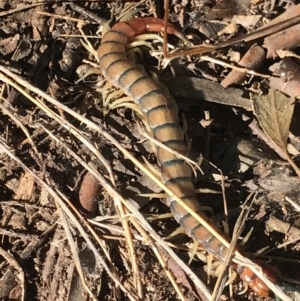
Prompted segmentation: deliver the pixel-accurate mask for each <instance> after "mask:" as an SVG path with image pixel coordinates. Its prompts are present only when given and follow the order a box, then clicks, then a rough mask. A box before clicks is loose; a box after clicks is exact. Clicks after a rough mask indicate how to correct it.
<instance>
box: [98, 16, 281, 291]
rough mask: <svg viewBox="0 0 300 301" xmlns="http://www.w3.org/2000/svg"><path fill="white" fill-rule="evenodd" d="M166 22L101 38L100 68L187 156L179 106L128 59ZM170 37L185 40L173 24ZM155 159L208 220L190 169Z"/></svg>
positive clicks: (261, 286)
mask: <svg viewBox="0 0 300 301" xmlns="http://www.w3.org/2000/svg"><path fill="white" fill-rule="evenodd" d="M163 22H164V21H163V20H161V19H157V18H141V19H133V20H130V21H127V22H120V23H117V24H115V25H114V26H113V27H112V29H111V30H109V31H108V32H107V33H106V34H105V35H104V36H103V38H102V41H101V45H100V47H99V49H98V55H99V64H100V68H101V70H102V72H103V75H104V76H105V78H106V79H107V80H108V81H111V82H112V83H113V84H114V85H115V86H116V87H118V88H120V89H122V90H123V91H124V93H125V94H127V95H129V96H131V97H132V98H133V99H134V101H135V102H136V103H137V104H139V105H140V106H141V108H142V111H143V112H144V114H145V115H146V116H147V121H148V124H149V126H150V128H151V130H152V133H153V136H154V138H156V139H157V140H158V141H160V142H162V143H163V144H164V145H166V146H168V147H169V148H171V149H172V150H174V151H177V152H178V153H180V154H182V155H185V156H186V155H187V152H188V151H187V146H186V143H185V140H184V133H183V130H182V128H181V127H180V125H179V119H178V106H177V104H176V102H175V101H174V99H173V98H172V97H171V95H170V94H169V93H168V92H167V91H166V90H165V89H162V88H161V87H160V85H159V84H158V83H157V82H156V81H155V80H154V79H153V78H152V77H150V76H149V75H148V74H147V73H146V72H145V71H143V70H141V69H139V68H138V67H137V66H136V65H135V64H134V63H133V62H131V61H129V60H128V59H127V57H126V45H127V44H128V43H130V42H132V41H133V40H134V37H135V36H136V35H139V34H142V33H145V32H161V31H163V28H164V26H163V24H164V23H163ZM167 33H169V34H173V35H175V36H177V37H179V38H181V37H182V35H181V33H180V32H179V31H178V30H177V29H176V28H175V27H174V26H173V25H171V24H168V26H167ZM156 156H157V161H158V164H159V166H160V169H161V177H162V181H163V182H164V184H165V185H166V186H167V187H168V188H169V189H170V190H171V191H172V192H173V193H174V194H175V195H176V196H177V197H179V198H181V199H182V200H183V201H184V202H185V203H186V204H187V205H188V206H189V207H190V208H191V209H192V210H193V211H195V212H197V214H198V215H200V216H201V217H202V218H203V219H205V220H207V221H208V218H207V217H206V215H205V214H204V213H203V212H202V211H201V208H200V204H199V202H198V200H197V198H196V194H195V187H194V184H193V181H192V170H191V167H190V166H189V165H188V164H187V163H186V162H185V161H184V160H182V159H179V158H178V157H177V156H176V155H175V154H173V153H171V152H169V151H168V150H166V149H164V148H162V147H157V153H156ZM168 202H169V204H170V208H171V210H172V212H173V214H174V217H175V219H176V221H177V222H178V223H179V224H180V225H181V226H182V227H183V228H184V229H185V231H186V233H187V234H188V235H189V236H191V237H192V238H194V239H195V240H196V241H197V242H199V243H200V244H201V245H203V247H204V248H205V249H206V250H207V251H208V252H210V253H212V254H213V255H214V256H215V257H217V258H218V259H219V260H221V261H224V258H225V256H226V253H227V248H226V247H225V246H224V245H223V244H222V243H221V242H220V241H219V240H218V239H217V238H216V237H215V236H214V235H212V234H211V233H210V232H209V231H208V230H207V229H206V228H205V227H204V226H203V225H202V224H200V223H199V222H198V221H197V220H196V219H195V218H194V217H193V216H192V215H191V214H189V213H188V212H187V211H186V210H185V209H184V208H183V207H182V206H181V205H180V204H179V203H178V202H177V201H176V200H174V199H172V198H170V197H169V198H168ZM214 229H215V230H216V231H217V232H218V233H220V234H221V235H222V236H223V237H225V238H226V239H227V240H228V241H230V238H229V237H227V236H226V235H225V234H224V233H221V231H220V230H219V229H218V228H217V227H215V226H214ZM257 263H259V264H260V266H261V267H262V269H263V271H264V272H265V274H266V275H267V276H268V278H270V279H271V280H272V281H274V282H275V283H279V281H280V273H279V272H278V271H277V269H275V268H273V267H271V266H269V265H267V264H265V263H263V262H261V261H257ZM233 267H234V268H235V270H236V271H237V273H238V274H239V275H240V277H241V278H242V279H243V280H244V281H245V282H247V283H248V284H249V286H250V287H251V288H252V289H253V291H254V292H255V293H256V294H257V295H261V296H267V295H268V294H269V288H268V287H267V286H266V285H265V283H264V282H263V281H262V280H261V279H260V278H259V277H257V276H256V275H255V274H254V273H253V272H252V271H251V270H250V269H249V268H247V267H241V266H239V265H237V264H234V265H233Z"/></svg>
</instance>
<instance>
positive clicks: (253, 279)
mask: <svg viewBox="0 0 300 301" xmlns="http://www.w3.org/2000/svg"><path fill="white" fill-rule="evenodd" d="M253 262H255V263H256V264H257V265H259V266H260V267H261V269H262V272H263V273H264V275H265V276H266V277H267V278H268V279H269V280H270V281H271V282H273V283H274V284H277V285H279V286H281V282H282V279H281V273H280V272H279V270H278V269H277V268H275V267H273V266H271V265H269V264H267V263H265V262H264V261H262V260H258V259H255V260H253ZM237 272H238V274H240V276H241V278H242V279H243V280H244V281H245V282H246V283H247V284H248V286H249V287H250V288H251V289H252V290H253V291H254V292H255V294H256V295H258V296H262V297H267V296H269V294H270V292H271V291H270V288H269V287H268V286H267V285H266V284H265V282H264V281H263V280H262V279H261V278H259V277H258V276H257V275H256V274H254V273H253V272H252V271H251V270H250V269H249V268H247V267H244V268H242V269H240V267H239V268H238V269H237Z"/></svg>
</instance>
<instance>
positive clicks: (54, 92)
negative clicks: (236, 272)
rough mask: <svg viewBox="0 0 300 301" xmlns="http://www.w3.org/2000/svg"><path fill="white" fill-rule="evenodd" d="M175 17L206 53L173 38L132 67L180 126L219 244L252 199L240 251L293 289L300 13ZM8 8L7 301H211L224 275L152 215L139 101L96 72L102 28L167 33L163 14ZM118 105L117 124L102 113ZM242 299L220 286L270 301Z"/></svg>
mask: <svg viewBox="0 0 300 301" xmlns="http://www.w3.org/2000/svg"><path fill="white" fill-rule="evenodd" d="M166 4H168V5H169V9H168V19H169V21H170V22H172V23H174V24H175V26H177V27H178V28H179V29H183V32H184V33H185V34H186V36H187V37H188V39H189V41H190V43H189V44H191V43H194V44H198V46H197V45H195V46H193V47H192V46H191V45H181V44H180V43H179V42H178V41H176V39H173V38H172V37H170V39H168V47H167V46H166V45H167V43H166V41H167V40H166V39H167V37H166V36H164V35H163V36H162V38H158V37H157V36H156V37H154V39H153V37H151V39H152V40H150V41H149V42H147V43H148V44H146V43H144V42H142V46H141V47H140V45H139V44H138V43H137V44H136V45H134V46H135V47H133V48H132V50H133V51H131V52H130V53H129V56H130V57H132V58H133V59H134V60H136V61H138V62H139V64H141V65H142V66H143V68H145V70H146V71H147V72H149V74H155V78H157V80H159V81H161V82H163V83H165V84H166V85H167V86H168V88H169V90H170V92H171V94H172V95H173V96H174V97H175V98H176V101H177V102H178V104H179V107H180V108H181V109H182V110H183V111H184V114H185V118H183V122H182V123H183V125H184V124H186V128H187V134H188V136H189V137H190V138H191V141H192V148H191V151H190V155H191V158H193V159H194V160H196V159H197V158H200V161H201V162H202V163H201V170H202V171H203V173H200V172H197V179H196V181H197V184H196V186H197V188H201V189H203V188H205V189H203V191H204V192H203V193H201V194H199V200H200V201H201V204H202V205H203V206H207V207H209V208H208V209H209V211H210V212H212V214H211V218H212V219H214V220H218V214H222V213H223V211H224V210H223V207H226V208H227V207H228V208H227V209H228V212H227V216H226V221H227V222H228V224H227V226H226V225H225V226H224V229H227V228H228V227H229V231H230V233H232V229H233V227H234V226H235V224H236V217H232V216H231V212H234V211H235V212H236V211H240V209H239V206H240V205H241V204H242V203H244V202H245V200H246V198H247V195H248V194H249V192H254V195H255V196H256V197H255V198H254V202H253V203H254V204H253V205H252V207H251V209H250V210H249V212H248V213H247V214H248V217H247V218H245V217H244V218H242V221H240V223H241V224H242V225H243V224H244V227H245V230H244V231H243V233H242V235H243V236H245V235H246V233H247V232H248V231H249V230H250V229H251V227H253V228H254V229H253V233H252V235H250V238H249V239H248V241H247V242H246V247H245V248H246V249H247V250H249V251H251V252H253V253H254V252H256V251H258V250H260V249H263V248H265V247H268V251H267V252H265V254H261V257H262V258H264V260H266V261H267V260H272V265H274V266H276V267H277V268H278V269H280V271H281V273H282V274H283V276H284V280H285V279H289V280H291V283H292V288H296V289H297V281H299V279H300V273H299V268H298V262H299V227H300V225H299V222H298V220H299V209H298V207H297V206H299V204H297V202H298V200H299V194H300V190H299V170H298V167H297V166H299V163H298V162H299V159H298V158H299V151H300V141H299V137H300V133H299V123H300V116H299V104H298V98H299V96H300V95H299V88H298V87H299V74H298V73H299V43H300V41H299V35H298V32H299V24H298V23H299V22H300V18H299V15H300V4H297V1H296V3H293V2H292V1H278V2H277V1H271V0H270V1H260V0H256V1H248V0H247V1H240V0H239V1H237V0H236V1H234V0H226V1H213V0H206V1H203V0H201V1H198V0H190V1H187V0H182V1H175V0H171V1H168V2H167V3H166ZM0 9H1V11H0V14H1V26H0V32H1V37H2V38H1V41H0V60H1V65H0V82H1V101H0V111H1V121H0V135H1V138H0V156H1V165H0V183H1V202H0V206H1V230H0V231H1V236H2V240H1V249H0V257H1V274H0V275H1V276H0V299H1V300H2V299H3V300H48V301H50V300H78V301H79V300H123V299H129V300H198V299H201V300H211V298H212V297H211V294H212V293H211V292H212V291H213V289H214V284H215V283H216V279H215V278H212V277H210V274H214V273H215V270H214V268H213V267H214V266H218V267H217V268H216V269H217V270H219V271H220V270H221V269H222V268H223V270H224V271H225V270H226V266H221V267H220V266H219V263H218V262H216V261H215V260H214V259H210V258H209V257H207V253H206V252H205V250H203V248H202V247H201V246H195V245H193V244H191V242H190V241H189V238H187V237H186V236H185V235H182V234H179V235H175V236H173V237H172V238H171V239H170V240H167V241H165V240H164V239H162V237H166V236H169V235H170V234H171V233H172V232H173V231H174V230H175V229H176V228H177V227H178V225H177V224H176V223H175V222H174V221H173V220H172V219H170V218H169V217H168V218H165V219H164V218H163V215H161V216H160V214H166V215H167V216H169V212H170V210H169V208H168V207H167V206H165V205H164V204H163V203H162V202H161V201H160V200H159V199H161V200H162V201H163V200H164V197H165V195H164V193H163V190H164V189H163V185H162V183H161V182H160V181H159V180H158V178H159V169H158V167H157V166H156V159H155V155H154V154H153V152H152V146H151V144H153V143H155V141H154V142H153V140H151V139H150V138H149V137H147V136H145V134H144V133H143V131H142V130H141V125H142V123H141V122H140V120H139V118H137V116H136V115H134V114H133V112H136V111H138V108H136V106H134V105H132V102H131V100H130V99H128V98H122V97H124V96H123V95H122V93H121V92H120V91H116V90H115V89H114V88H113V87H112V85H110V86H109V85H107V86H105V81H104V79H103V77H102V76H101V75H97V74H96V73H95V72H96V71H95V70H96V69H97V66H98V65H97V61H96V60H95V58H94V55H93V49H97V47H98V46H99V43H100V39H101V35H102V33H103V32H104V31H105V30H107V28H108V26H109V24H108V23H107V22H108V20H111V19H113V21H112V23H115V22H118V21H120V20H122V18H125V19H126V18H135V17H140V18H143V17H146V16H154V17H160V18H163V17H164V15H165V12H164V5H163V1H153V0H150V1H129V0H126V1H96V2H95V1H91V2H89V1H85V2H84V1H82V2H80V1H79V2H47V1H36V2H32V1H7V0H4V1H0ZM143 38H145V37H143ZM83 41H84V43H83ZM83 44H86V45H89V51H88V50H87V49H86V48H85V47H84V46H83ZM150 45H151V48H149V46H150ZM199 45H200V46H199ZM164 48H165V49H164ZM167 48H168V49H167ZM170 49H172V50H170ZM149 50H150V51H149ZM163 50H167V51H165V52H167V53H165V55H166V56H167V57H168V58H169V59H168V60H167V61H166V60H163V58H164V51H163ZM149 52H150V53H149ZM264 53H266V57H265V55H264ZM150 54H151V55H152V56H153V57H154V58H152V57H151V58H150ZM256 54H259V55H258V56H257V57H256ZM178 57H179V58H178ZM162 66H164V67H166V68H165V69H163V68H162ZM270 66H271V67H270ZM86 72H89V75H88V76H86ZM98 73H99V70H98ZM232 74H233V75H232ZM220 83H222V85H223V86H224V87H225V86H226V87H227V86H229V85H232V87H229V88H226V89H224V88H223V87H222V86H221V85H220ZM104 87H106V89H107V91H106V92H107V93H106V94H105V93H104V92H103V89H105V88H104ZM101 89H102V90H101ZM275 90H277V91H275ZM102 95H106V99H105V100H103V99H102ZM109 99H111V100H112V101H113V102H110V103H109V104H108V106H111V107H110V108H113V106H114V108H115V109H111V110H110V111H109V112H107V110H106V109H107V108H104V107H103V103H104V102H105V101H107V102H108V100H109ZM121 102H123V103H121ZM112 103H113V105H112ZM124 103H125V104H126V105H125V107H124ZM120 104H121V105H123V107H122V106H121V105H120ZM203 112H205V114H203ZM256 120H258V122H259V123H257V122H256ZM203 124H206V128H203V127H202V125H203ZM253 134H254V135H256V136H257V138H253V136H252V135H253ZM145 137H146V138H145ZM241 141H242V143H241ZM200 153H203V157H204V159H203V157H202V156H201V155H200ZM245 158H246V159H247V160H246V159H245ZM206 160H210V161H211V162H208V161H206ZM230 160H232V162H234V164H229V163H228V161H230ZM245 162H246V163H245ZM212 163H213V164H215V166H217V167H220V166H221V167H222V169H223V170H222V171H223V173H224V176H225V177H223V176H220V171H219V170H218V168H216V167H214V165H213V164H212ZM241 165H244V166H246V168H243V169H241V168H240V167H241ZM290 166H292V168H291V167H290ZM195 170H197V168H195ZM209 191H210V192H211V191H214V192H217V193H209ZM225 196H226V197H225ZM224 203H225V205H224ZM204 210H205V209H204ZM148 219H149V220H148ZM221 219H223V217H222V218H221ZM222 231H223V230H222ZM224 231H225V230H224ZM234 233H235V239H238V235H237V232H234ZM171 236H172V235H171ZM191 254H192V255H191ZM190 257H193V259H191V258H190ZM197 258H201V261H199V260H198V259H197ZM202 260H204V261H205V260H206V261H207V262H206V263H205V262H203V261H202ZM211 260H213V263H211ZM189 261H192V262H191V265H190V266H188V265H187V263H188V262H189ZM246 261H247V260H246V259H245V262H246ZM219 273H220V272H219ZM207 279H210V281H209V283H208V282H207ZM223 279H225V278H223ZM223 279H222V278H220V279H219V282H222V281H223ZM223 286H224V283H223ZM221 287H222V285H221ZM298 289H299V287H298ZM241 291H243V287H242V283H241V281H240V280H239V279H238V278H235V279H233V282H232V284H231V288H230V289H228V288H227V287H225V289H224V291H223V290H222V289H221V288H220V289H219V288H218V287H216V295H217V294H218V293H219V294H221V297H220V298H221V299H224V300H228V299H229V296H230V294H233V296H234V299H235V300H256V301H257V300H262V299H263V298H262V297H258V296H256V295H254V294H253V293H252V292H251V291H249V290H248V291H247V292H245V293H244V294H242V295H239V294H238V293H240V292H241ZM296 294H297V293H294V294H291V293H290V292H288V296H283V298H285V299H284V300H290V299H289V296H290V297H291V298H292V299H293V300H296V297H297V296H296ZM268 298H269V300H275V296H274V295H271V296H270V297H268Z"/></svg>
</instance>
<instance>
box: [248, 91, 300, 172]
mask: <svg viewBox="0 0 300 301" xmlns="http://www.w3.org/2000/svg"><path fill="white" fill-rule="evenodd" d="M294 105H295V99H294V98H291V97H288V96H285V95H284V94H282V93H281V92H279V91H276V90H270V91H269V94H268V95H262V96H257V97H255V98H254V100H253V106H254V113H255V115H256V117H257V119H258V121H259V123H260V126H261V127H262V128H263V130H264V132H265V133H266V135H267V136H268V137H269V138H270V139H271V140H272V141H273V142H274V143H275V144H277V145H278V146H279V147H280V148H281V149H282V150H283V152H284V153H285V155H286V160H287V161H288V162H289V163H290V164H291V166H292V167H293V168H294V170H295V172H296V173H297V175H298V176H299V177H300V170H299V168H298V167H297V166H296V165H295V163H294V162H293V161H292V159H291V158H290V156H289V154H288V152H287V139H288V135H289V129H290V124H291V120H292V116H293V112H294Z"/></svg>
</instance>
